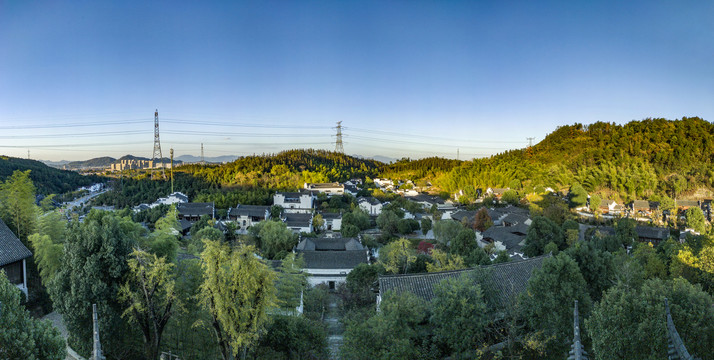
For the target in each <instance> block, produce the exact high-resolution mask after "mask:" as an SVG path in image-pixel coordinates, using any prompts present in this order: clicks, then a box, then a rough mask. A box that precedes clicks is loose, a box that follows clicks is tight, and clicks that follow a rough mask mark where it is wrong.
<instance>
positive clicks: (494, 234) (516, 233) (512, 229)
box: [483, 224, 528, 252]
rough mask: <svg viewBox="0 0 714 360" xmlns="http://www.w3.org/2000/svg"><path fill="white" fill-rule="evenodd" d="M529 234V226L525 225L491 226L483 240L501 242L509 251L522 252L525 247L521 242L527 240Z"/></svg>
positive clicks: (485, 232) (484, 233)
mask: <svg viewBox="0 0 714 360" xmlns="http://www.w3.org/2000/svg"><path fill="white" fill-rule="evenodd" d="M527 233H528V226H527V225H523V224H520V225H516V226H491V227H490V228H488V229H486V231H484V232H483V238H484V239H491V240H492V241H500V242H501V243H503V245H504V246H505V247H506V249H507V250H508V251H516V252H520V251H521V248H522V247H523V245H521V242H523V240H525V238H526V234H527Z"/></svg>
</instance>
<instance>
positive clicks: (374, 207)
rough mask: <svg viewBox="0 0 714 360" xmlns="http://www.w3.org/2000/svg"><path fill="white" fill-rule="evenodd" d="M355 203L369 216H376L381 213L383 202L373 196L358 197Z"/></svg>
mask: <svg viewBox="0 0 714 360" xmlns="http://www.w3.org/2000/svg"><path fill="white" fill-rule="evenodd" d="M357 205H358V206H359V207H360V209H362V210H364V212H366V213H367V214H369V215H370V216H378V215H379V214H381V213H382V206H383V205H384V204H382V203H381V202H380V201H379V200H377V199H376V198H373V197H360V198H358V199H357Z"/></svg>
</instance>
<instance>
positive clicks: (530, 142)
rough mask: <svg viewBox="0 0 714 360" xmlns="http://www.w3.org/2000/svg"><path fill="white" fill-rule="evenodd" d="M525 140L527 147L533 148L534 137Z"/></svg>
mask: <svg viewBox="0 0 714 360" xmlns="http://www.w3.org/2000/svg"><path fill="white" fill-rule="evenodd" d="M526 139H528V147H531V146H533V140H534V139H535V138H534V137H529V138H526Z"/></svg>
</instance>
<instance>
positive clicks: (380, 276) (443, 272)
mask: <svg viewBox="0 0 714 360" xmlns="http://www.w3.org/2000/svg"><path fill="white" fill-rule="evenodd" d="M548 257H551V254H550V253H548V254H543V255H539V256H534V257H531V258H528V259H523V260H521V261H508V262H504V263H498V264H488V265H482V266H476V267H469V268H464V269H457V270H446V271H436V272H426V273H411V274H389V275H379V278H380V279H382V278H392V277H413V276H424V275H432V274H433V275H440V274H451V273H458V272H465V271H469V270H475V269H493V268H496V267H499V266H501V267H502V266H508V265H513V264H520V263H524V262H531V261H533V260H540V259H544V258H548Z"/></svg>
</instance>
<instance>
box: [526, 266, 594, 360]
mask: <svg viewBox="0 0 714 360" xmlns="http://www.w3.org/2000/svg"><path fill="white" fill-rule="evenodd" d="M573 300H578V301H579V303H580V313H581V314H582V315H583V316H584V317H586V316H587V315H588V314H589V312H590V309H591V306H592V302H591V300H590V295H589V294H588V286H587V283H586V282H585V279H584V278H583V275H582V274H581V273H580V269H579V268H578V264H577V263H576V262H575V260H573V259H572V258H571V257H570V256H568V255H567V254H566V253H560V254H559V255H558V256H554V257H551V258H548V259H546V260H545V261H543V266H542V267H541V268H540V269H538V270H535V271H534V272H533V275H532V276H531V278H530V280H529V281H528V287H527V289H526V291H525V292H524V293H523V294H521V297H520V299H519V309H520V314H521V315H520V316H521V318H522V319H523V320H524V321H525V322H526V323H527V324H528V328H529V329H530V330H531V331H532V332H531V333H530V334H529V336H528V337H529V338H530V339H531V341H536V342H540V343H542V344H543V345H544V346H545V348H546V349H547V351H548V353H549V354H551V355H549V357H554V356H556V355H560V354H564V353H565V352H566V351H567V348H568V340H570V339H571V338H572V335H573V317H572V316H573V309H572V308H571V307H570V305H569V304H570V303H572V302H573Z"/></svg>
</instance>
